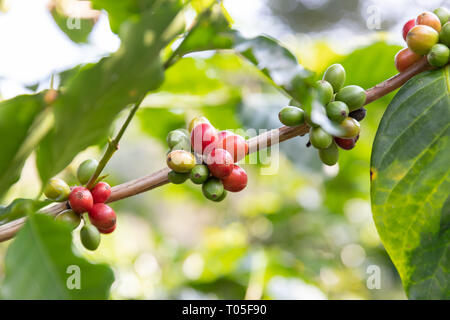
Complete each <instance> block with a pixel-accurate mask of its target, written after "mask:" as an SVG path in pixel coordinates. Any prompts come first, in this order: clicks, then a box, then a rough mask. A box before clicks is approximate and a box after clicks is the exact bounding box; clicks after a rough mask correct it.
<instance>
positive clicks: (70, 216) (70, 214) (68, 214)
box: [55, 210, 81, 229]
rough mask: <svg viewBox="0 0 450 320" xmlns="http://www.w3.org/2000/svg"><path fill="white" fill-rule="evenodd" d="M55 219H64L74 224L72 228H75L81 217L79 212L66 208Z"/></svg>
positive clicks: (71, 224)
mask: <svg viewBox="0 0 450 320" xmlns="http://www.w3.org/2000/svg"><path fill="white" fill-rule="evenodd" d="M55 219H56V220H57V221H63V222H65V223H68V224H69V225H70V226H72V229H75V228H76V227H78V226H79V225H80V222H81V217H80V215H79V214H77V213H75V212H74V211H73V210H66V211H63V212H61V213H60V214H58V215H57V216H56V217H55Z"/></svg>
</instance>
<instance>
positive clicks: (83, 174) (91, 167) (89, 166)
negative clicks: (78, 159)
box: [77, 159, 98, 184]
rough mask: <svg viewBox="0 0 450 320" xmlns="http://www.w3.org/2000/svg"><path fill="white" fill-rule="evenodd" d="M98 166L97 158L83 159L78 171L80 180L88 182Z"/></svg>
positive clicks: (84, 182)
mask: <svg viewBox="0 0 450 320" xmlns="http://www.w3.org/2000/svg"><path fill="white" fill-rule="evenodd" d="M97 167H98V161H97V160H95V159H88V160H85V161H83V162H82V163H81V164H80V166H79V167H78V171H77V177H78V181H80V183H81V184H86V183H87V182H88V181H89V179H90V178H91V177H92V175H93V174H94V172H95V170H96V169H97Z"/></svg>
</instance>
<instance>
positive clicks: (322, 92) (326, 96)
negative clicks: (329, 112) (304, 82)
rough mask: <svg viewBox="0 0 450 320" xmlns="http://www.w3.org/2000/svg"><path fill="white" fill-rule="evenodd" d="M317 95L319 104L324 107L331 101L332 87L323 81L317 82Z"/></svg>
mask: <svg viewBox="0 0 450 320" xmlns="http://www.w3.org/2000/svg"><path fill="white" fill-rule="evenodd" d="M316 88H317V94H318V97H319V101H320V103H322V104H323V105H324V106H326V105H327V104H328V103H329V102H331V100H333V86H332V85H331V84H330V83H329V82H328V81H325V80H319V81H317V82H316Z"/></svg>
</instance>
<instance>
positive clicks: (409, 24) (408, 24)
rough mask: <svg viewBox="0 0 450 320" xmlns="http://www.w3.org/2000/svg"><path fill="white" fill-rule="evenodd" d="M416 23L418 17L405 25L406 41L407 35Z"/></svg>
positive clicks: (404, 36) (404, 37)
mask: <svg viewBox="0 0 450 320" xmlns="http://www.w3.org/2000/svg"><path fill="white" fill-rule="evenodd" d="M415 25H416V19H411V20H409V21H408V22H407V23H405V25H404V26H403V39H405V41H406V36H407V35H408V32H409V30H411V28H412V27H414V26H415Z"/></svg>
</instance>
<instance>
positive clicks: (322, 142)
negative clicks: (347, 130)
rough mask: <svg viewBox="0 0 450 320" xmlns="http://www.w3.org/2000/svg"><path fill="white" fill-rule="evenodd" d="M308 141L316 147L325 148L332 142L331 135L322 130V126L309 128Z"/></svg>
mask: <svg viewBox="0 0 450 320" xmlns="http://www.w3.org/2000/svg"><path fill="white" fill-rule="evenodd" d="M309 141H311V144H312V145H313V146H314V147H315V148H317V149H326V148H328V147H329V146H330V144H331V143H332V142H333V137H332V136H331V135H329V134H328V133H326V132H325V131H323V129H322V128H311V131H310V132H309Z"/></svg>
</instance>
